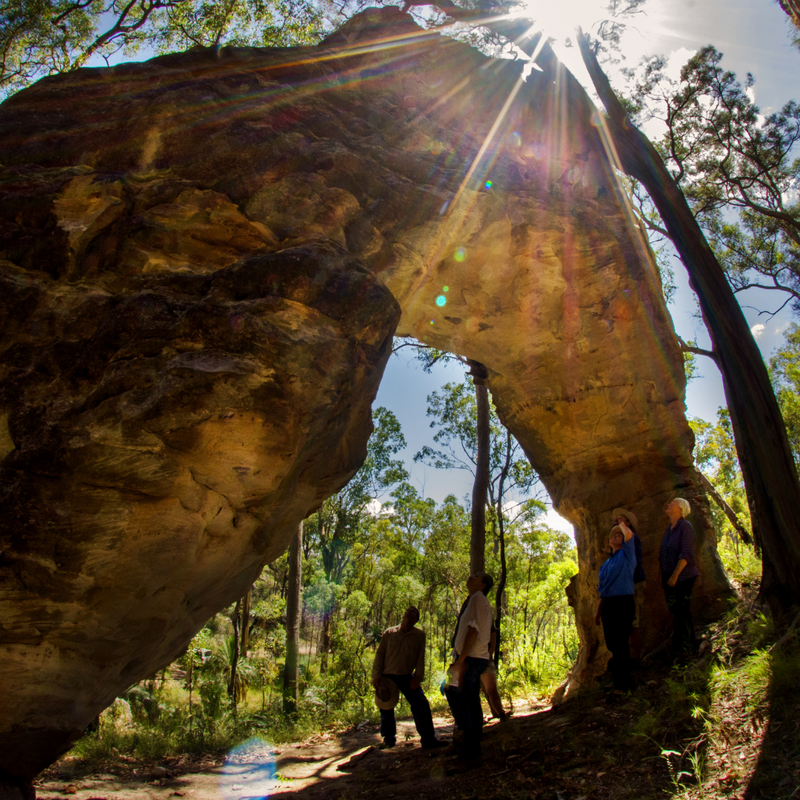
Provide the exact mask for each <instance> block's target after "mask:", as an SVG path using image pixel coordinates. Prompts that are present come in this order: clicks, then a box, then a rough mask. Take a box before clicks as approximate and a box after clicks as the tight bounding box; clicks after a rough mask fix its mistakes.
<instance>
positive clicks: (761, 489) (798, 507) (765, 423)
mask: <svg viewBox="0 0 800 800" xmlns="http://www.w3.org/2000/svg"><path fill="white" fill-rule="evenodd" d="M580 47H581V52H582V54H583V59H584V63H585V64H586V68H587V69H588V71H589V74H590V75H591V77H592V81H593V82H594V85H595V89H596V90H597V93H598V95H599V96H600V98H601V99H602V101H603V104H604V105H605V107H606V111H607V113H608V120H607V123H608V130H609V133H610V136H611V140H612V142H613V145H614V149H615V151H616V154H617V156H618V158H619V160H620V166H621V168H622V169H623V170H624V171H625V172H626V173H627V174H628V175H630V176H632V177H633V178H635V179H636V180H638V181H639V182H640V183H641V184H642V185H643V186H644V187H645V188H646V189H647V191H648V193H649V194H650V197H651V199H652V200H653V202H654V203H655V205H656V208H657V209H658V212H659V214H660V215H661V218H662V220H663V221H664V225H665V226H666V228H667V231H668V232H669V234H670V238H671V239H672V241H673V243H674V245H675V248H676V249H677V251H678V254H679V256H680V258H681V260H682V261H683V263H684V266H685V267H686V269H687V271H688V273H689V279H690V283H691V286H692V289H693V290H694V292H695V294H696V295H697V297H698V300H699V302H700V308H701V310H702V313H703V317H704V320H705V323H706V326H707V328H708V332H709V335H710V337H711V341H712V343H713V349H714V352H715V353H716V354H717V357H718V363H719V367H720V371H721V372H722V378H723V382H724V387H725V396H726V398H727V401H728V408H729V410H730V413H731V422H732V424H733V432H734V438H735V441H736V450H737V453H738V455H739V461H740V463H741V466H742V474H743V476H744V479H745V485H746V487H747V491H748V501H749V503H750V514H751V519H752V523H753V534H754V535H755V537H756V540H757V541H760V544H761V546H762V553H763V574H762V582H761V594H760V596H761V598H762V599H765V600H767V601H769V603H770V605H771V606H772V607H773V609H774V610H775V611H778V612H780V611H782V610H784V609H786V608H788V607H790V606H791V605H793V604H794V603H798V602H800V533H798V532H799V531H800V482H798V477H797V471H796V469H795V466H794V462H793V460H792V455H791V450H790V448H789V441H788V439H787V436H786V428H785V427H784V424H783V419H782V418H781V414H780V410H779V408H778V403H777V401H776V399H775V394H774V393H773V391H772V385H771V384H770V381H769V376H768V374H767V368H766V366H765V364H764V361H763V359H762V357H761V353H760V351H759V350H758V347H757V345H756V343H755V340H754V339H753V336H752V334H751V332H750V328H749V326H748V324H747V321H746V319H745V317H744V314H743V313H742V310H741V308H740V307H739V304H738V303H737V302H736V298H735V296H734V294H733V291H732V290H731V287H730V285H729V284H728V281H727V279H726V277H725V273H724V272H723V270H722V267H721V266H720V265H719V262H718V261H717V260H716V258H715V256H714V254H713V252H712V251H711V248H710V247H709V245H708V242H707V241H706V239H705V237H704V235H703V232H702V230H701V229H700V226H699V225H698V224H697V221H696V220H695V218H694V215H693V214H692V211H691V209H690V208H689V205H688V203H687V202H686V198H685V197H684V196H683V193H682V192H681V190H680V188H679V186H678V185H677V184H676V183H675V181H674V180H673V179H672V176H671V175H670V173H669V170H667V168H666V166H665V164H664V162H663V161H662V160H661V157H660V156H659V155H658V152H657V151H656V149H655V148H654V147H653V145H652V144H651V143H650V141H649V140H648V139H647V138H646V137H645V136H644V135H643V134H642V133H641V132H640V131H639V130H638V129H637V128H635V127H634V126H633V125H632V124H631V122H630V120H629V119H628V118H627V115H626V114H625V111H624V109H623V108H622V105H621V104H620V102H619V100H618V98H617V97H616V95H615V94H614V92H613V90H612V89H611V86H610V84H609V82H608V78H606V76H605V74H604V73H603V71H602V69H601V68H600V65H599V63H598V61H597V58H596V57H595V55H594V53H593V52H592V51H591V48H590V46H589V43H588V41H587V40H586V38H585V37H583V36H581V37H580Z"/></svg>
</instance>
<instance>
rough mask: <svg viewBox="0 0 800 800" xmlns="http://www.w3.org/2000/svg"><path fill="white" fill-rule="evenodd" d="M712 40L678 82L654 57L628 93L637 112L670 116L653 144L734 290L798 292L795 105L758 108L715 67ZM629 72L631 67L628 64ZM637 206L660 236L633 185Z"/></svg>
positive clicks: (747, 85)
mask: <svg viewBox="0 0 800 800" xmlns="http://www.w3.org/2000/svg"><path fill="white" fill-rule="evenodd" d="M721 62H722V54H721V53H720V52H718V51H717V50H716V49H715V48H714V47H712V46H707V47H704V48H702V49H701V50H699V51H698V52H697V53H696V54H695V55H694V56H693V57H692V58H691V59H690V60H689V61H688V62H687V64H686V65H685V66H684V67H683V69H682V70H681V76H680V80H679V82H678V83H677V84H675V83H673V82H671V81H670V80H669V79H667V78H666V76H665V74H664V66H665V62H664V60H663V59H661V58H654V59H651V60H649V61H648V62H646V63H645V65H644V66H643V67H642V69H641V70H640V71H639V73H638V75H637V76H636V77H637V81H636V85H635V88H634V89H633V94H634V95H635V97H636V101H635V104H636V105H637V107H638V111H639V116H640V118H645V117H647V116H660V117H661V118H662V119H663V120H664V121H665V123H666V125H667V133H666V135H665V136H664V138H663V139H662V140H661V141H660V142H657V143H656V146H657V148H658V149H659V151H660V153H661V155H662V157H663V158H664V159H665V161H666V163H667V165H668V166H669V167H670V170H671V172H672V174H673V176H674V177H675V180H676V181H677V182H678V184H679V185H680V187H681V189H682V190H683V193H684V195H685V196H686V199H687V201H688V202H689V204H690V206H691V208H692V211H693V213H694V214H695V217H696V218H697V220H698V222H699V223H700V225H701V226H702V227H703V229H704V230H705V232H706V236H707V238H708V241H709V244H710V245H711V247H712V248H713V250H714V252H715V255H716V256H717V258H718V260H719V262H720V264H721V265H722V267H723V269H724V270H725V272H726V274H727V276H728V279H729V281H730V282H731V285H732V287H733V289H734V291H742V290H744V289H747V288H751V287H756V286H760V287H763V288H767V289H771V290H775V289H778V290H780V291H782V292H785V293H786V294H788V296H789V297H788V299H793V300H794V301H795V302H797V300H798V298H800V203H798V201H797V189H798V185H800V159H796V157H795V156H796V154H795V153H794V148H795V145H796V144H797V142H798V140H799V139H800V106H798V104H797V103H795V102H794V101H790V102H788V103H786V105H784V107H783V108H782V109H781V110H780V111H779V112H776V113H774V114H770V115H768V116H766V117H763V116H762V115H761V113H760V111H759V108H758V107H757V106H756V105H755V104H754V103H753V101H752V92H751V90H752V87H753V85H754V79H753V77H752V75H747V78H746V80H745V82H744V84H742V83H740V82H739V81H738V80H737V78H736V75H734V74H733V73H732V72H730V71H727V70H725V69H723V68H722V65H721ZM629 74H631V73H629ZM639 198H640V200H641V201H642V202H641V215H642V218H643V219H644V220H645V222H646V223H647V224H648V225H649V227H650V229H651V230H653V231H656V232H657V233H659V234H660V235H662V236H666V232H665V230H664V227H663V225H662V224H661V223H660V220H658V217H657V215H655V214H654V212H653V209H652V205H651V204H649V203H648V202H647V201H646V200H645V199H644V198H643V197H642V195H641V194H640V195H639Z"/></svg>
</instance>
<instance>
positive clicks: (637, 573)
mask: <svg viewBox="0 0 800 800" xmlns="http://www.w3.org/2000/svg"><path fill="white" fill-rule="evenodd" d="M611 514H612V516H613V517H614V524H615V525H619V524H620V523H621V522H624V523H625V524H626V525H627V526H628V527H629V528H630V529H631V531H633V549H634V552H635V553H636V569H634V571H633V601H634V608H635V610H634V614H633V633H632V634H631V656H632V657H634V658H636V657H638V656H639V652H640V650H641V646H642V642H641V630H640V629H641V624H642V611H643V609H644V593H645V589H646V587H647V584H646V583H645V574H644V567H643V566H642V542H641V540H640V539H639V535H638V533H637V532H636V528H637V527H638V525H639V521H638V520H637V519H636V515H635V514H634V513H633V511H630V510H629V509H627V508H615V509H614V510H613V511H612V512H611Z"/></svg>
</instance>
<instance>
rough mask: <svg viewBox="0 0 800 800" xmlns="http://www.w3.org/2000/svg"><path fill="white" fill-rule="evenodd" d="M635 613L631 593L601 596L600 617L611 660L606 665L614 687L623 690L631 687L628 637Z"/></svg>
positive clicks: (631, 630)
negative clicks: (617, 595)
mask: <svg viewBox="0 0 800 800" xmlns="http://www.w3.org/2000/svg"><path fill="white" fill-rule="evenodd" d="M635 615H636V601H635V600H634V596H633V595H632V594H623V595H620V596H619V597H604V598H603V605H602V607H601V609H600V618H601V619H602V620H603V635H604V636H605V638H606V647H607V648H608V649H609V650H610V651H611V661H609V662H608V666H609V669H610V670H611V677H612V679H613V681H614V688H615V689H622V690H623V691H626V690H628V689H632V688H633V679H632V678H631V645H630V637H631V633H632V632H633V618H634V616H635Z"/></svg>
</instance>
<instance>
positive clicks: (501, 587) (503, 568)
mask: <svg viewBox="0 0 800 800" xmlns="http://www.w3.org/2000/svg"><path fill="white" fill-rule="evenodd" d="M510 466H511V432H510V431H506V458H505V462H504V464H503V471H502V472H501V473H500V480H499V481H498V482H497V509H496V513H497V533H498V538H499V539H500V577H499V578H498V580H497V588H496V589H495V598H494V608H495V611H494V624H495V627H496V628H497V639H496V641H495V645H494V653H493V654H492V655H493V657H494V663H495V664H496V665H499V664H500V640H501V638H502V636H501V628H502V620H503V593H504V592H505V588H506V579H507V576H508V569H507V565H506V527H505V521H504V517H503V492H504V489H505V482H506V477H507V476H508V470H509V468H510Z"/></svg>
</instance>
